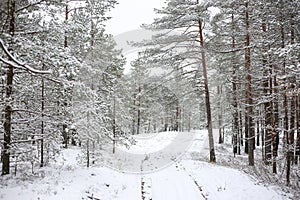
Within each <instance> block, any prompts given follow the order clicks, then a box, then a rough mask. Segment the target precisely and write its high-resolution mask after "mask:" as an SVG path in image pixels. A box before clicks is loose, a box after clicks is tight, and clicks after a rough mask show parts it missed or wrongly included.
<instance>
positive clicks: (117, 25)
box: [106, 0, 165, 36]
mask: <svg viewBox="0 0 300 200" xmlns="http://www.w3.org/2000/svg"><path fill="white" fill-rule="evenodd" d="M164 1H165V0H118V2H119V4H118V5H116V6H115V8H114V9H112V11H111V12H110V13H108V16H110V17H112V19H110V20H109V21H108V22H106V32H107V33H110V34H113V35H115V36H116V35H118V34H121V33H124V32H127V31H130V30H134V29H139V28H140V25H141V24H143V23H147V24H149V23H151V22H152V21H153V19H154V18H155V17H156V16H155V12H154V11H153V9H154V8H161V7H162V6H164Z"/></svg>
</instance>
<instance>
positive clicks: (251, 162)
mask: <svg viewBox="0 0 300 200" xmlns="http://www.w3.org/2000/svg"><path fill="white" fill-rule="evenodd" d="M248 7H249V2H248V1H246V2H245V30H246V37H245V46H246V48H245V69H246V71H247V104H248V105H247V124H248V130H249V131H248V138H247V141H248V158H249V165H250V166H254V146H255V143H254V140H255V135H254V126H253V108H252V105H253V99H252V86H251V84H252V83H251V79H252V77H251V69H250V67H251V54H250V33H249V24H250V19H249V11H248V9H249V8H248Z"/></svg>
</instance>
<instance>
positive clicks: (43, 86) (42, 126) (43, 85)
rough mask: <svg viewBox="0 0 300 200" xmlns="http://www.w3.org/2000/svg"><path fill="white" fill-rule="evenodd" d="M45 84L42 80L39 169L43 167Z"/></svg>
mask: <svg viewBox="0 0 300 200" xmlns="http://www.w3.org/2000/svg"><path fill="white" fill-rule="evenodd" d="M44 90H45V83H44V79H42V123H41V163H40V167H43V166H44V110H45V96H44V95H45V94H44Z"/></svg>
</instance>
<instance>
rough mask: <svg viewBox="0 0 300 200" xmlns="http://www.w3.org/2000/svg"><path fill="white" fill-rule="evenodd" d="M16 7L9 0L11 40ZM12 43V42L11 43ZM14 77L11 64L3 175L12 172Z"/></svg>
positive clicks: (8, 70)
mask: <svg viewBox="0 0 300 200" xmlns="http://www.w3.org/2000/svg"><path fill="white" fill-rule="evenodd" d="M15 7H16V2H15V1H14V0H10V1H8V17H9V34H10V36H11V40H12V39H13V37H14V33H15ZM11 45H12V44H11ZM13 78H14V68H13V66H11V65H9V66H8V69H7V72H6V89H5V90H6V91H5V93H6V98H5V99H6V101H9V102H6V105H5V108H4V123H3V128H4V141H3V150H2V151H3V152H2V175H6V174H9V173H10V145H11V129H12V126H11V121H12V85H13Z"/></svg>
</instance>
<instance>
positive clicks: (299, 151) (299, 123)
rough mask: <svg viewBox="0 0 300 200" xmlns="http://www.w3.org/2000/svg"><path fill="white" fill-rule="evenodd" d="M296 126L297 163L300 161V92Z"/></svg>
mask: <svg viewBox="0 0 300 200" xmlns="http://www.w3.org/2000/svg"><path fill="white" fill-rule="evenodd" d="M296 122H297V124H296V126H297V127H296V128H297V141H296V157H295V164H298V162H300V94H299V93H298V94H297V97H296Z"/></svg>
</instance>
